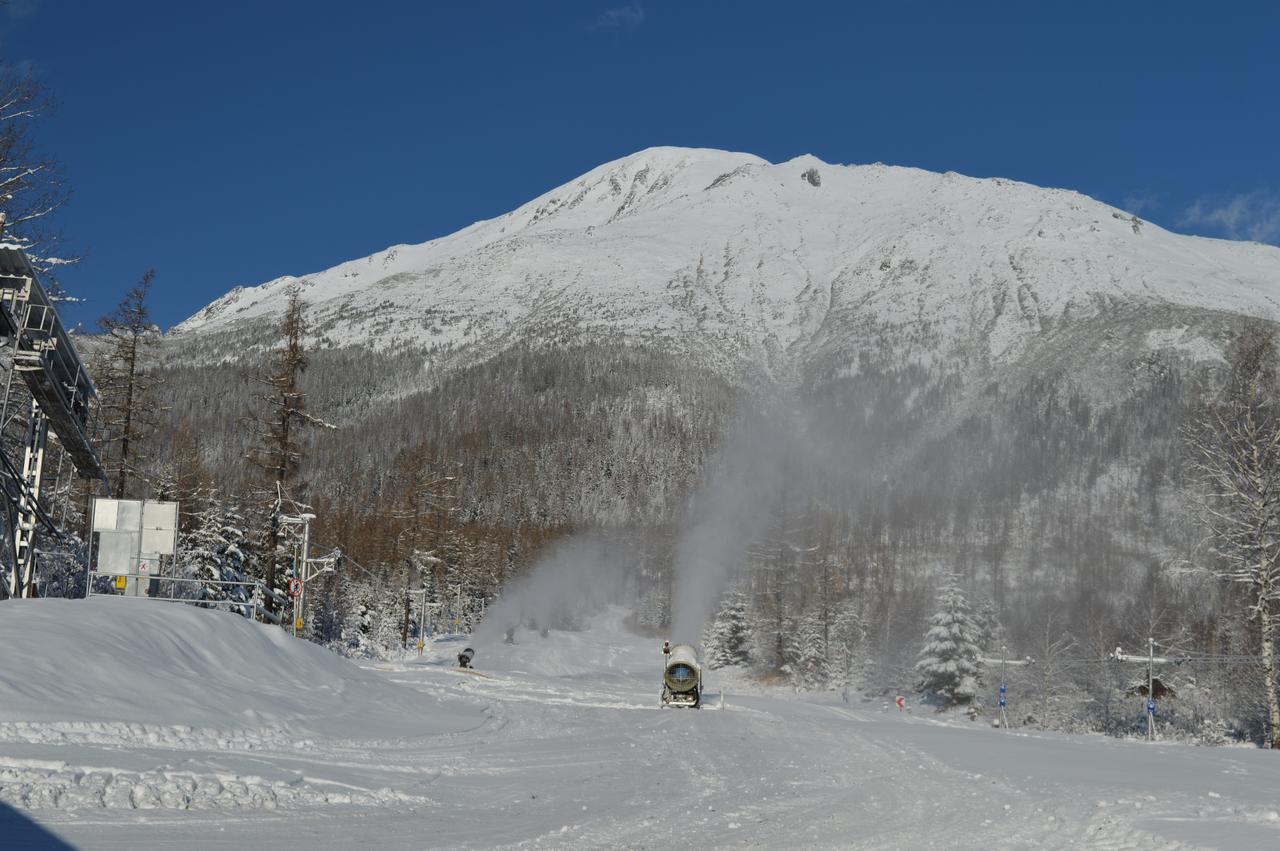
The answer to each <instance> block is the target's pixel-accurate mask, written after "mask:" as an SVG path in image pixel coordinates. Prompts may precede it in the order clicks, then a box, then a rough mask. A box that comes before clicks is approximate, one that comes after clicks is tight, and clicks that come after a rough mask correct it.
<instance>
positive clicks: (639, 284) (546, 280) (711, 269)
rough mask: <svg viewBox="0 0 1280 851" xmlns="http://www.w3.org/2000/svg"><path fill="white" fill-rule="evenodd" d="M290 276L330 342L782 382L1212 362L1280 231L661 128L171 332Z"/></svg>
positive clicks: (228, 319) (1252, 306) (1276, 297)
mask: <svg viewBox="0 0 1280 851" xmlns="http://www.w3.org/2000/svg"><path fill="white" fill-rule="evenodd" d="M291 284H297V285H298V286H300V287H301V289H302V292H303V296H304V298H305V299H306V301H307V303H308V310H309V315H310V317H311V322H312V328H313V331H314V333H315V334H316V336H317V337H318V338H320V339H322V340H323V341H324V342H325V343H327V344H330V345H336V346H346V345H357V346H369V347H372V348H375V349H380V350H387V349H394V350H403V349H405V348H406V347H410V348H414V347H420V348H423V349H428V350H431V351H432V352H433V355H432V360H434V361H436V362H437V363H440V362H448V361H449V360H451V359H453V358H455V357H459V356H461V357H463V358H464V359H465V360H467V361H470V362H474V361H475V360H476V359H477V358H478V359H484V358H485V357H486V356H488V355H491V354H494V353H497V352H499V351H501V350H502V349H504V348H505V347H507V346H508V345H510V344H511V343H513V342H515V341H520V340H525V341H527V340H557V341H578V340H599V339H607V340H615V341H620V340H626V341H630V342H637V343H643V342H649V343H653V344H657V345H659V346H661V347H663V348H669V349H672V350H674V351H677V352H680V353H688V354H690V355H693V356H694V357H696V358H697V360H698V362H699V363H700V364H701V365H704V366H707V367H710V368H712V369H714V370H717V371H723V372H725V373H732V374H741V373H743V372H744V371H745V372H751V373H755V372H759V371H763V372H764V373H765V374H766V375H769V376H771V377H773V378H775V379H783V380H785V379H787V378H789V377H794V376H798V375H804V374H810V375H812V374H828V375H830V374H841V373H847V372H849V371H856V370H858V369H859V368H862V367H863V366H865V365H866V364H867V363H868V362H869V359H870V361H872V362H881V363H885V364H893V365H899V366H900V365H902V364H906V363H912V362H918V363H921V364H924V365H930V364H935V363H937V362H938V361H939V359H943V360H944V361H946V362H954V363H957V364H960V365H961V367H962V368H964V369H973V368H977V369H984V370H985V369H991V368H1000V367H1005V366H1016V365H1018V364H1024V365H1025V364H1027V363H1032V362H1035V361H1037V360H1039V359H1040V358H1044V357H1048V358H1052V359H1053V361H1054V362H1056V363H1059V364H1062V363H1064V362H1068V361H1070V360H1071V359H1072V358H1073V357H1076V356H1078V357H1080V358H1081V360H1082V361H1087V362H1095V363H1096V362H1097V361H1098V360H1099V354H1101V355H1102V357H1101V360H1103V361H1110V362H1114V363H1121V362H1130V361H1132V359H1133V358H1134V357H1140V356H1141V355H1142V353H1143V351H1144V350H1159V349H1172V350H1176V351H1178V352H1180V353H1182V354H1185V355H1189V356H1191V357H1192V358H1195V359H1201V360H1203V359H1211V358H1214V357H1216V356H1217V353H1218V352H1219V351H1220V348H1221V344H1222V339H1223V338H1222V336H1221V328H1222V325H1221V320H1223V319H1224V318H1229V317H1230V316H1232V315H1238V314H1243V315H1250V316H1260V317H1266V318H1270V319H1274V318H1276V317H1277V316H1280V249H1277V248H1274V247H1270V246H1264V245H1260V244H1253V243H1241V242H1229V241H1223V240H1214V239H1205V238H1199V237H1191V236H1183V235H1178V234H1174V233H1171V232H1169V231H1166V230H1164V229H1162V228H1160V227H1158V226H1156V225H1153V224H1151V223H1149V222H1144V221H1142V220H1140V219H1138V218H1136V217H1134V216H1131V215H1129V214H1128V213H1125V212H1123V211H1121V210H1118V209H1116V208H1114V207H1110V206H1108V205H1106V204H1103V203H1100V202H1098V201H1095V200H1093V199H1091V198H1088V197H1086V196H1084V195H1080V194H1078V193H1076V192H1071V191H1066V190H1060V189H1042V188H1039V187H1036V186H1031V185H1028V184H1025V183H1019V182H1015V181H1010V180H1003V179H975V178H969V177H964V176H962V175H958V174H954V173H950V172H948V173H946V174H935V173H932V172H928V171H922V170H919V169H912V168H898V167H891V166H884V165H879V164H877V165H866V166H835V165H829V164H827V163H824V162H822V161H820V160H818V159H816V158H815V157H812V156H802V157H798V158H796V159H793V160H790V161H788V162H785V163H780V164H776V165H775V164H770V163H768V162H766V161H765V160H762V159H760V158H759V157H755V156H752V155H749V154H741V153H729V152H725V151H715V150H704V149H686V148H651V149H648V150H645V151H641V152H639V153H637V154H634V155H632V156H629V157H625V158H623V159H620V160H617V161H614V162H611V163H607V164H605V165H602V166H600V167H598V168H595V169H593V170H591V171H589V172H588V173H586V174H585V175H583V176H582V177H580V178H578V179H576V180H574V181H571V182H569V183H567V184H565V185H563V186H560V187H558V188H556V189H554V190H552V191H550V192H548V193H546V194H545V195H542V196H541V197H539V198H536V199H534V200H533V201H530V202H529V203H527V204H525V205H524V206H522V207H520V208H518V209H516V210H514V211H512V212H510V213H507V214H506V215H503V216H500V217H498V218H495V219H491V220H488V221H483V222H478V223H476V224H474V225H472V226H471V227H468V228H466V229H464V230H461V231H459V232H457V233H455V234H452V235H450V236H447V237H443V238H441V239H437V240H433V241H431V242H427V243H423V244H420V245H398V246H394V247H391V248H388V249H386V250H385V251H381V252H378V253H376V254H373V255H371V256H369V257H365V258H362V259H359V260H353V261H350V262H347V263H343V264H341V265H339V266H336V267H334V268H332V269H328V270H325V271H322V272H317V273H314V274H310V275H303V276H300V277H296V278H295V277H285V278H279V279H276V280H273V281H269V282H267V283H265V284H262V285H260V286H257V287H248V288H237V289H235V290H233V291H232V292H230V293H228V294H227V295H225V296H223V297H222V298H220V299H218V300H217V301H215V302H214V303H212V304H210V305H209V306H208V307H206V308H205V309H203V310H201V311H200V312H199V313H197V314H196V315H195V316H192V317H191V318H190V319H188V320H186V321H185V322H183V323H182V324H180V325H179V326H178V327H177V328H176V329H175V331H174V334H175V335H176V336H177V337H179V338H187V339H190V338H192V337H197V336H204V335H211V334H212V335H217V336H220V335H221V334H220V332H238V333H242V332H244V331H247V330H248V329H251V328H255V327H260V326H261V323H262V322H263V321H265V320H267V319H268V318H271V319H272V320H274V318H275V317H277V316H279V314H280V312H281V311H282V309H283V305H284V300H285V294H286V291H287V290H288V288H289V286H290V285H291ZM1108 354H1110V355H1111V357H1107V355H1108Z"/></svg>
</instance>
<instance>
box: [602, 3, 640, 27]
mask: <svg viewBox="0 0 1280 851" xmlns="http://www.w3.org/2000/svg"><path fill="white" fill-rule="evenodd" d="M643 23H644V7H643V6H641V5H640V4H639V3H627V4H626V5H624V6H614V7H613V8H612V9H605V10H604V11H603V12H601V13H600V17H598V18H596V20H595V22H594V23H593V24H592V25H591V29H593V30H633V29H635V28H636V27H638V26H640V25H641V24H643Z"/></svg>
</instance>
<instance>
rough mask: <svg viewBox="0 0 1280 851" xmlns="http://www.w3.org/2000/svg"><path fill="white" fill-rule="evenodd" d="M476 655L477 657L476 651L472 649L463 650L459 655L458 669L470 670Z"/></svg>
mask: <svg viewBox="0 0 1280 851" xmlns="http://www.w3.org/2000/svg"><path fill="white" fill-rule="evenodd" d="M475 655H476V651H474V650H472V649H471V648H470V647H468V648H466V649H465V650H463V651H462V652H461V653H459V654H458V667H459V668H470V667H471V660H472V659H474V658H475Z"/></svg>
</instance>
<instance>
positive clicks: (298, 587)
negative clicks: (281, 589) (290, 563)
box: [289, 576, 302, 597]
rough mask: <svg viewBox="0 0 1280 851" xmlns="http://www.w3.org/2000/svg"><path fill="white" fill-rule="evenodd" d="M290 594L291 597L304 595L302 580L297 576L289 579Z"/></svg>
mask: <svg viewBox="0 0 1280 851" xmlns="http://www.w3.org/2000/svg"><path fill="white" fill-rule="evenodd" d="M289 596H290V597H301V596H302V580H301V579H299V578H298V577H296V576H295V577H294V578H292V579H290V580H289Z"/></svg>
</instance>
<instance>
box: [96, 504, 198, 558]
mask: <svg viewBox="0 0 1280 851" xmlns="http://www.w3.org/2000/svg"><path fill="white" fill-rule="evenodd" d="M92 528H93V531H94V532H96V533H97V534H98V572H99V573H111V574H115V575H117V576H137V575H142V574H152V575H153V574H154V573H155V566H156V565H157V564H158V563H159V561H160V556H171V555H173V554H174V553H175V552H176V550H177V544H178V503H176V502H164V501H159V500H144V499H106V498H101V497H99V498H97V499H94V501H93V526H92Z"/></svg>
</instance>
